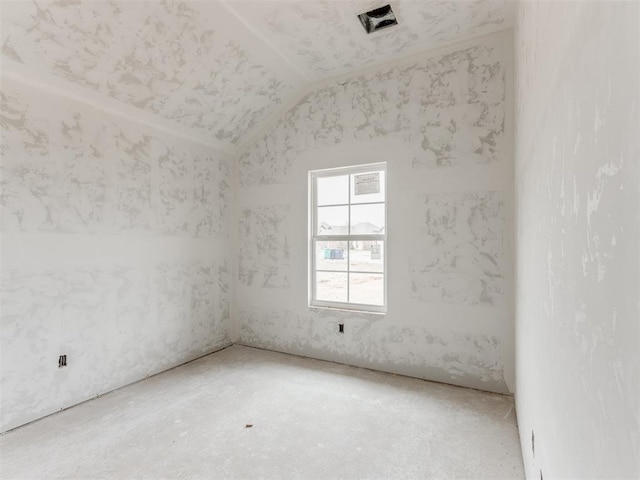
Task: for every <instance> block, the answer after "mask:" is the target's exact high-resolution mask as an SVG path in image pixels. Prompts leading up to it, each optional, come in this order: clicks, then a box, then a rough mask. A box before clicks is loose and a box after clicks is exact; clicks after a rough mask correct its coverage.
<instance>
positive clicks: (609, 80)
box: [515, 2, 640, 478]
mask: <svg viewBox="0 0 640 480" xmlns="http://www.w3.org/2000/svg"><path fill="white" fill-rule="evenodd" d="M519 8H520V11H519V17H518V28H517V31H516V48H517V50H516V55H515V58H516V59H517V64H516V68H517V78H518V82H517V84H516V95H517V104H516V106H517V110H516V123H517V124H518V136H517V142H516V143H517V162H516V197H517V205H518V211H517V218H518V228H517V232H516V242H517V243H516V244H517V256H518V267H517V268H518V270H517V275H516V278H517V290H518V294H517V295H516V299H517V312H518V318H517V329H516V331H517V337H516V349H517V356H518V360H517V366H518V371H517V379H518V384H517V395H516V400H517V412H518V425H519V427H520V429H521V432H527V434H526V435H524V436H523V440H522V446H523V454H524V463H525V467H526V470H527V474H528V477H533V478H537V477H538V476H539V472H540V471H541V470H542V471H543V472H544V476H545V478H546V477H550V478H567V477H572V478H587V477H588V478H638V477H640V390H639V389H638V385H640V377H639V375H640V371H639V370H638V365H640V330H639V329H640V323H639V322H638V319H639V318H640V305H639V304H638V298H640V293H639V292H640V191H639V188H640V169H639V162H638V159H639V158H640V137H639V136H638V131H640V113H639V112H640V105H639V101H640V100H639V99H640V96H639V95H638V85H640V61H639V59H640V33H639V30H638V19H639V18H640V5H639V4H638V3H637V2H522V3H521V4H519ZM540 372H544V374H543V375H541V374H540ZM532 430H535V457H534V456H533V452H532V451H531V450H532V449H531V442H530V435H529V432H531V431H532ZM528 436H529V438H527V437H528Z"/></svg>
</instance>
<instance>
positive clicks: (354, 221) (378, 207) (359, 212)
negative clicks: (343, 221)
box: [351, 203, 385, 234]
mask: <svg viewBox="0 0 640 480" xmlns="http://www.w3.org/2000/svg"><path fill="white" fill-rule="evenodd" d="M384 223H385V218H384V204H383V203H379V204H374V205H353V206H352V207H351V234H362V233H384V227H385V225H384Z"/></svg>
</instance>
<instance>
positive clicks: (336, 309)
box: [309, 305, 387, 317]
mask: <svg viewBox="0 0 640 480" xmlns="http://www.w3.org/2000/svg"><path fill="white" fill-rule="evenodd" d="M309 310H312V311H313V310H318V311H320V312H326V311H327V310H328V311H330V312H341V313H353V314H357V315H374V316H376V317H384V316H385V315H386V314H387V312H386V311H383V312H376V311H374V310H361V309H356V308H340V307H327V306H324V305H309Z"/></svg>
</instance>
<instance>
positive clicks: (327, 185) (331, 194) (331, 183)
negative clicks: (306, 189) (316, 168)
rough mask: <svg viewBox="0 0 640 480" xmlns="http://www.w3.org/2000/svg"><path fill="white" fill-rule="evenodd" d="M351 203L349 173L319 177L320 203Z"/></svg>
mask: <svg viewBox="0 0 640 480" xmlns="http://www.w3.org/2000/svg"><path fill="white" fill-rule="evenodd" d="M345 203H349V175H340V176H339V177H318V205H336V204H345Z"/></svg>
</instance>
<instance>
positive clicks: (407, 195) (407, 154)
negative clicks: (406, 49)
mask: <svg viewBox="0 0 640 480" xmlns="http://www.w3.org/2000/svg"><path fill="white" fill-rule="evenodd" d="M511 40H512V37H511V34H510V33H509V32H503V33H500V34H496V35H492V36H489V37H484V38H483V39H481V40H477V41H474V42H469V43H466V44H463V45H458V46H456V47H450V48H448V49H446V50H439V51H434V52H432V53H430V54H428V55H422V56H419V57H412V58H409V59H405V60H403V61H400V62H396V63H394V64H392V65H389V66H385V67H384V68H378V69H370V70H367V71H363V72H362V73H360V74H356V75H352V76H348V77H344V78H340V79H337V80H332V81H329V82H325V83H324V84H322V85H319V86H317V88H315V89H314V90H313V91H311V92H310V93H309V94H308V95H306V96H305V97H304V98H303V99H302V100H301V101H300V102H299V103H298V104H297V105H296V106H295V107H293V108H292V109H291V110H290V111H288V112H287V113H286V114H285V115H284V116H283V118H281V119H280V120H279V121H278V122H277V123H276V124H275V125H274V126H273V127H272V128H271V130H270V131H268V132H267V133H266V134H265V135H264V137H263V138H261V139H259V140H258V141H257V142H256V143H255V144H254V145H252V146H251V147H250V148H249V149H248V151H247V152H246V153H244V154H243V155H242V156H241V158H240V165H239V190H238V215H239V225H238V229H239V233H238V238H239V254H238V262H239V272H238V285H237V288H238V290H237V293H238V298H239V299H240V300H239V305H238V308H239V312H238V317H239V318H238V320H239V325H238V327H239V341H240V343H243V344H246V345H253V346H259V347H264V348H269V349H274V350H279V351H285V352H291V353H296V354H301V355H307V356H311V357H317V358H324V359H329V360H334V361H340V362H344V363H349V364H353V365H359V366H366V367H371V368H376V369H380V370H386V371H391V372H397V373H402V374H407V375H412V376H416V377H421V378H429V379H433V380H440V381H444V382H449V383H454V384H460V385H466V386H472V387H477V388H482V389H485V390H493V391H498V392H507V391H509V390H510V389H511V387H512V385H513V369H512V364H513V318H512V301H511V298H512V290H511V285H512V245H511V243H512V242H511V237H512V195H511V192H512V142H511V135H512V130H511V118H510V105H511V100H510V98H511V92H510V78H511V77H510V72H511V63H512V60H511V55H512V50H511ZM380 161H385V162H387V172H388V180H387V181H388V185H387V192H388V194H387V196H388V257H387V258H388V312H387V314H386V315H373V314H362V313H347V312H340V311H336V310H326V309H310V308H309V307H308V290H307V288H308V280H307V279H308V267H307V263H308V262H307V259H308V229H307V225H308V192H307V183H308V171H309V170H313V169H319V168H329V167H338V166H345V165H355V164H365V163H372V162H380ZM338 323H344V324H345V333H344V334H339V333H338Z"/></svg>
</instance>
